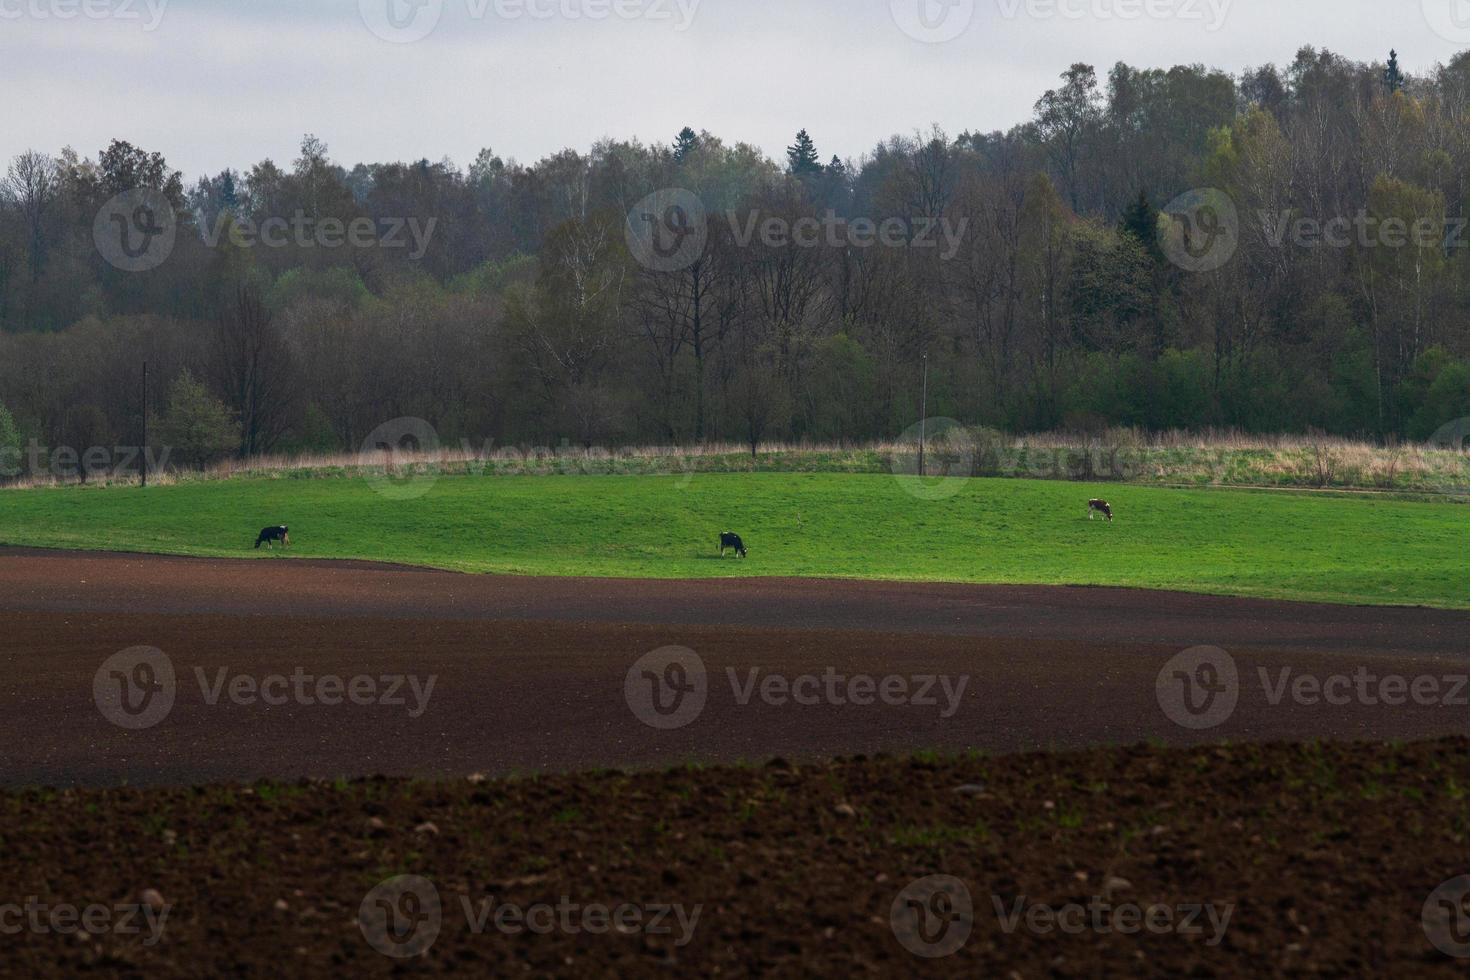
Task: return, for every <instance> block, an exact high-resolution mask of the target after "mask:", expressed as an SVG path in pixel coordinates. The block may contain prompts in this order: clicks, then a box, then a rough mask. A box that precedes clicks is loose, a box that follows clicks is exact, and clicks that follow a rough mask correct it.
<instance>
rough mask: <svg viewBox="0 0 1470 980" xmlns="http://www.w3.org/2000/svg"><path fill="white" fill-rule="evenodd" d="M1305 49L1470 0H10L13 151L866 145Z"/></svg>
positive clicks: (345, 159)
mask: <svg viewBox="0 0 1470 980" xmlns="http://www.w3.org/2000/svg"><path fill="white" fill-rule="evenodd" d="M390 4H391V5H392V10H391V11H390V9H389V5H390ZM921 5H923V8H922V9H921ZM533 12H534V13H536V14H540V15H541V16H533ZM390 13H391V16H390ZM951 35H953V36H952V37H951ZM1303 44H1314V45H1316V46H1318V47H1327V48H1331V49H1332V50H1334V51H1337V52H1339V53H1341V54H1344V55H1347V56H1349V57H1352V58H1355V59H1360V60H1373V59H1381V58H1383V57H1385V56H1386V55H1387V52H1388V49H1389V47H1390V46H1393V47H1397V49H1398V50H1399V53H1400V59H1401V62H1402V63H1403V65H1404V67H1405V68H1406V69H1407V70H1409V71H1421V70H1425V69H1428V68H1429V67H1431V66H1432V65H1434V64H1435V63H1436V62H1441V61H1446V60H1448V59H1449V58H1450V57H1452V56H1453V55H1454V54H1455V53H1456V51H1458V50H1460V49H1461V48H1462V47H1465V46H1470V0H0V85H3V88H0V91H3V95H0V159H9V158H10V157H11V156H13V155H14V154H15V153H17V152H19V151H21V150H23V149H27V148H36V149H42V150H46V151H49V152H56V151H58V150H60V149H61V148H62V147H63V146H68V145H69V146H72V147H74V148H76V149H77V150H78V152H80V153H82V154H83V155H85V156H95V155H96V153H97V151H98V149H99V148H100V147H102V146H104V145H105V144H106V142H107V141H108V140H110V139H112V138H115V137H116V138H123V139H128V140H130V141H132V142H133V143H135V144H137V145H140V146H142V147H144V148H146V149H148V150H157V151H161V152H162V153H163V154H164V155H165V156H166V157H167V158H168V161H169V163H170V164H172V165H173V166H175V167H178V168H180V169H182V170H183V171H184V172H185V174H186V175H187V177H188V178H189V179H190V180H191V181H192V179H193V178H195V177H197V176H199V175H200V174H202V173H204V172H211V173H212V172H216V171H218V170H221V169H223V168H224V167H227V166H232V167H248V166H249V165H250V164H252V163H254V162H256V161H258V160H260V159H262V158H263V157H267V156H269V157H271V158H273V159H275V160H276V161H277V162H278V163H281V164H283V165H284V164H288V163H289V162H290V160H291V159H292V158H293V157H294V156H295V155H296V148H297V146H298V145H299V143H300V139H301V135H302V134H303V133H306V132H313V133H315V134H317V135H318V136H319V137H321V138H322V139H323V140H325V141H326V142H327V144H328V145H329V147H330V149H331V154H332V157H333V158H334V159H336V160H337V161H338V162H340V163H344V164H347V165H351V164H353V163H356V162H359V161H369V162H370V161H387V160H410V159H418V158H420V157H429V158H430V159H435V160H437V159H440V158H443V157H446V156H447V157H449V158H451V159H453V160H454V161H455V162H456V163H458V164H460V165H461V166H463V165H465V164H467V163H468V162H469V161H470V160H472V159H473V158H474V155H475V153H476V152H477V151H478V150H479V149H480V148H481V147H485V146H490V147H493V148H494V149H495V151H496V152H497V153H499V154H500V155H501V156H504V157H507V158H509V157H515V158H517V159H519V160H521V161H522V162H526V163H529V162H533V161H534V160H536V159H538V158H540V157H541V156H543V155H545V154H547V153H549V152H553V151H555V150H558V149H560V148H563V147H567V146H570V147H574V148H578V149H586V148H587V147H588V146H589V145H591V143H592V142H593V141H595V140H596V139H598V138H599V137H602V136H616V137H620V138H631V137H638V138H641V139H643V140H644V141H650V142H651V141H660V142H668V141H669V140H670V139H671V138H672V136H673V135H674V134H675V133H676V132H678V130H679V129H680V127H682V126H684V125H691V126H694V127H695V128H696V129H701V128H703V129H708V130H710V131H712V132H715V133H718V134H719V135H720V136H722V137H723V138H724V139H726V140H727V141H731V142H733V141H739V140H743V141H747V142H751V143H754V144H756V145H758V146H760V147H762V148H764V149H765V150H766V152H767V153H769V154H771V155H772V156H777V155H779V154H781V153H782V151H783V149H784V147H785V146H786V145H787V144H788V143H790V142H791V136H792V134H794V133H795V132H796V130H797V129H799V128H801V127H806V128H808V129H809V130H810V131H811V133H812V135H813V137H814V138H815V139H816V140H817V145H818V149H819V150H820V151H821V152H822V154H823V156H824V157H827V156H830V155H832V154H837V155H840V156H843V157H852V158H856V157H859V156H861V155H862V154H863V153H865V152H867V151H868V150H869V149H870V148H871V147H872V146H873V145H874V144H875V143H876V142H878V141H879V140H881V139H883V138H885V137H887V136H889V135H892V134H893V133H895V132H912V131H913V130H914V129H915V128H916V127H927V125H928V124H929V123H938V124H939V125H941V126H943V127H944V128H945V129H946V130H948V131H949V132H950V133H951V134H955V133H959V132H961V131H963V130H966V129H970V130H991V129H1005V128H1008V127H1010V126H1011V125H1013V124H1015V123H1017V122H1021V121H1023V120H1025V119H1026V118H1028V117H1029V116H1030V113H1031V107H1032V105H1033V104H1034V102H1035V101H1036V98H1037V96H1039V95H1040V94H1041V92H1042V91H1044V90H1045V89H1046V88H1047V87H1049V86H1050V85H1051V84H1052V83H1053V82H1054V80H1055V78H1056V76H1057V75H1058V73H1059V72H1060V71H1061V70H1062V69H1063V68H1065V67H1066V66H1067V65H1068V64H1070V63H1072V62H1074V61H1086V62H1089V63H1092V64H1095V65H1096V66H1097V67H1098V70H1099V73H1100V74H1105V73H1106V70H1107V68H1108V67H1110V66H1111V65H1112V64H1113V63H1115V62H1117V61H1119V60H1124V61H1127V62H1129V63H1130V64H1134V65H1142V66H1169V65H1173V64H1180V63H1192V62H1200V63H1204V64H1206V65H1209V66H1212V67H1219V68H1223V69H1226V70H1229V71H1231V72H1237V71H1239V70H1240V69H1241V68H1243V67H1245V66H1248V65H1258V64H1262V63H1265V62H1268V61H1270V62H1277V63H1285V62H1287V61H1289V60H1290V59H1291V57H1292V55H1293V54H1294V53H1295V51H1296V49H1297V48H1298V47H1300V46H1301V45H1303Z"/></svg>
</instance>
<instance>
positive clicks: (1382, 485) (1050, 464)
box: [7, 428, 1470, 496]
mask: <svg viewBox="0 0 1470 980" xmlns="http://www.w3.org/2000/svg"><path fill="white" fill-rule="evenodd" d="M917 450H918V445H917V439H913V440H902V441H900V440H892V441H885V442H878V443H864V444H841V443H765V444H762V445H761V446H760V447H759V450H758V451H757V452H756V453H755V454H752V453H751V452H750V449H749V447H748V446H746V445H742V444H737V443H711V444H706V445H703V446H638V447H623V448H618V449H612V450H609V449H600V448H594V449H590V450H588V449H584V448H582V447H570V446H561V447H556V448H550V447H517V448H508V447H504V448H499V449H491V450H489V451H479V450H475V449H472V448H469V447H463V448H459V449H453V448H444V449H440V450H438V451H434V452H424V453H408V452H394V453H393V454H392V455H391V456H389V455H388V454H386V453H339V454H299V455H282V456H269V457H257V458H252V459H246V460H228V461H225V462H222V463H219V464H216V465H214V466H211V467H209V468H207V469H205V470H202V471H199V470H178V469H170V470H168V471H166V472H162V473H155V474H153V475H152V476H150V478H149V479H150V482H152V483H157V484H161V485H167V484H177V483H182V482H195V481H209V480H229V479H250V478H254V479H319V478H320V479H325V478H332V477H348V476H361V475H364V474H366V473H384V472H389V473H393V474H397V475H408V474H411V473H415V472H425V471H429V470H434V471H438V472H441V473H443V474H445V475H455V474H464V475H469V476H516V475H542V474H548V475H549V474H605V475H635V474H645V475H646V474H674V475H687V474H694V473H720V472H788V471H789V472H851V473H916V472H917V471H918V458H917V457H918V452H917ZM925 462H926V465H925V472H926V474H927V475H929V476H989V477H1025V478H1032V479H1063V480H1067V479H1070V480H1087V481H1101V482H1124V483H1140V484H1153V485H1170V486H1219V487H1271V488H1299V489H1339V490H1379V491H1395V492H1401V493H1404V492H1407V493H1429V494H1448V495H1454V496H1464V495H1470V452H1467V451H1464V450H1462V451H1451V450H1443V449H1434V448H1430V447H1429V446H1425V445H1417V444H1401V445H1387V446H1379V445H1374V444H1372V443H1367V442H1359V441H1353V440H1347V439H1338V438H1334V437H1327V436H1320V435H1311V434H1304V435H1276V436H1256V435H1245V434H1242V433H1239V432H1233V431H1207V432H1158V433H1146V432H1142V431H1138V430H1132V429H1112V430H1109V431H1107V432H1104V433H1101V434H1097V435H1085V434H1079V433H1066V432H1045V433H1033V434H1028V435H1020V436H1010V435H1005V434H1002V433H1000V432H997V431H996V430H993V429H986V428H950V429H948V430H945V429H938V430H936V431H934V432H933V433H931V436H930V439H929V442H928V444H927V446H926V461H925ZM78 482H82V481H79V480H78V479H77V478H75V477H56V476H48V475H45V474H41V475H33V476H29V477H26V478H23V479H20V480H16V481H12V482H10V483H8V484H7V486H8V487H11V488H27V487H44V486H57V485H67V484H75V483H78ZM85 482H87V483H89V484H92V485H113V484H128V483H133V484H135V483H137V476H136V475H135V474H133V475H109V474H96V475H93V476H92V477H91V478H90V479H89V480H87V481H85Z"/></svg>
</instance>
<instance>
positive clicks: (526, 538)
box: [0, 473, 1470, 608]
mask: <svg viewBox="0 0 1470 980" xmlns="http://www.w3.org/2000/svg"><path fill="white" fill-rule="evenodd" d="M1089 496H1105V497H1107V498H1108V499H1109V500H1110V501H1112V503H1113V505H1114V507H1115V508H1116V510H1117V514H1118V522H1117V523H1116V524H1113V525H1111V526H1110V525H1108V524H1105V523H1103V522H1102V521H1088V520H1087V518H1086V513H1085V504H1086V501H1087V499H1088V498H1089ZM282 523H284V524H289V525H290V527H291V539H292V545H293V547H292V548H291V549H290V552H289V553H290V555H292V556H294V557H298V558H304V557H318V558H362V559H370V560H377V561H391V562H403V563H409V564H417V565H431V566H436V567H440V568H448V569H458V570H463V571H472V572H500V573H511V574H535V575H590V576H620V577H623V576H625V577H657V578H708V577H714V576H737V575H745V576H756V575H759V576H821V577H837V578H870V579H908V580H916V581H949V582H984V583H1029V584H1072V585H1114V586H1137V587H1146V588H1159V589H1174V590H1182V591H1191V592H1207V593H1217V594H1224V595H1251V596H1269V597H1278V598H1293V599H1310V600H1318V601H1327V602H1346V603H1376V604H1396V605H1403V604H1412V605H1433V606H1442V607H1453V608H1470V588H1467V587H1470V548H1467V544H1470V507H1467V506H1463V505H1456V504H1448V503H1424V502H1412V501H1404V500H1393V499H1387V498H1372V497H1369V498H1361V499H1356V498H1345V497H1329V496H1322V495H1311V494H1300V495H1299V494H1284V493H1260V492H1245V491H1223V490H1199V491H1194V490H1168V489H1159V488H1149V487H1139V486H1119V485H1110V486H1106V487H1095V486H1087V485H1082V484H1075V483H1056V482H1031V481H1024V480H978V479H977V480H970V481H967V482H965V483H964V484H963V486H962V487H961V488H960V489H959V492H958V493H956V494H955V495H953V496H951V497H948V498H947V499H941V500H927V499H919V498H918V497H916V496H915V495H913V494H911V493H909V492H908V490H907V489H906V487H905V484H904V483H902V482H901V481H900V480H899V479H898V478H895V477H891V476H866V475H851V474H775V473H753V474H729V475H704V474H701V475H697V476H693V477H678V476H612V477H602V476H552V477H500V478H489V477H472V476H453V477H450V476H445V477H442V478H440V479H439V480H438V482H437V483H434V484H433V485H432V488H431V489H430V490H429V492H428V493H427V494H425V495H423V496H421V497H418V498H416V499H408V500H403V499H394V498H393V497H392V496H390V495H387V494H385V493H382V492H380V491H379V489H377V488H375V486H374V485H373V484H371V483H369V482H368V481H367V480H366V479H363V478H360V477H358V478H345V479H317V480H293V479H275V480H237V481H220V482H210V483H192V484H180V485H176V486H162V487H151V488H148V489H146V490H143V489H139V488H125V487H113V488H105V489H93V488H63V489H41V490H22V491H12V492H5V493H0V542H3V543H5V544H13V545H31V546H45V547H59V548H86V549H97V550H119V551H145V552H164V553H171V554H186V555H213V556H225V557H236V558H239V557H250V558H255V557H258V558H262V559H271V558H280V557H281V553H277V554H275V555H272V554H271V553H270V552H268V551H266V550H265V549H264V548H262V549H261V550H260V551H258V552H257V551H253V550H251V545H252V544H253V543H254V539H255V532H256V531H258V530H259V529H260V527H262V526H263V525H267V524H282ZM722 530H733V531H737V532H739V533H740V534H741V535H743V536H744V538H745V541H746V544H747V545H748V546H749V548H750V558H749V559H748V560H747V561H739V560H737V559H735V558H733V557H732V558H727V559H725V560H724V561H720V560H717V558H716V556H715V550H716V542H717V536H718V533H719V532H720V531H722Z"/></svg>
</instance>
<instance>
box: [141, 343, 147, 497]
mask: <svg viewBox="0 0 1470 980" xmlns="http://www.w3.org/2000/svg"><path fill="white" fill-rule="evenodd" d="M142 450H143V486H144V487H147V486H148V362H147V361H144V362H143V446H142Z"/></svg>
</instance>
